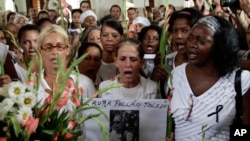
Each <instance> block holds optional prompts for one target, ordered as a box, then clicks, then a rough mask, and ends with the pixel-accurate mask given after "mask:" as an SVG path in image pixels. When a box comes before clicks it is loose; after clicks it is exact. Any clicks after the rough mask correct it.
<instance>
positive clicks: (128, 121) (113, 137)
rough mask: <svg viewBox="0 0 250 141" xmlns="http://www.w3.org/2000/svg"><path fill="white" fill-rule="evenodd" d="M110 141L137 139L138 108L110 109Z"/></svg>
mask: <svg viewBox="0 0 250 141" xmlns="http://www.w3.org/2000/svg"><path fill="white" fill-rule="evenodd" d="M109 138H110V141H139V110H111V111H110V133H109Z"/></svg>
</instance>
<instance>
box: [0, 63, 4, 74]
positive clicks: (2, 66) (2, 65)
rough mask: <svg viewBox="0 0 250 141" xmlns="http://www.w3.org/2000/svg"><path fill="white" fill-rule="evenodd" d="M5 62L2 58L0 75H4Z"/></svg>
mask: <svg viewBox="0 0 250 141" xmlns="http://www.w3.org/2000/svg"><path fill="white" fill-rule="evenodd" d="M4 74H5V72H4V63H3V61H2V60H1V59H0V75H4Z"/></svg>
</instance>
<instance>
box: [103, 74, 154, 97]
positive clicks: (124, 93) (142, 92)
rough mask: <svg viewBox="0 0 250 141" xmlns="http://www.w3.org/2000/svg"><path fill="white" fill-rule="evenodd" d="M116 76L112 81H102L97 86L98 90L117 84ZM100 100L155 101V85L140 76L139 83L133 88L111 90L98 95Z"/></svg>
mask: <svg viewBox="0 0 250 141" xmlns="http://www.w3.org/2000/svg"><path fill="white" fill-rule="evenodd" d="M118 77H119V76H118V75H117V76H116V77H115V79H114V80H106V81H103V82H102V83H101V84H100V85H99V89H102V88H105V87H107V86H108V85H110V84H112V83H113V84H119V81H118ZM99 97H101V98H107V99H109V98H112V99H155V98H157V83H156V82H154V81H152V80H149V79H145V78H144V77H142V76H140V83H139V84H138V85H137V86H135V87H133V88H125V87H120V88H113V89H110V90H108V91H107V92H105V93H103V94H100V95H99Z"/></svg>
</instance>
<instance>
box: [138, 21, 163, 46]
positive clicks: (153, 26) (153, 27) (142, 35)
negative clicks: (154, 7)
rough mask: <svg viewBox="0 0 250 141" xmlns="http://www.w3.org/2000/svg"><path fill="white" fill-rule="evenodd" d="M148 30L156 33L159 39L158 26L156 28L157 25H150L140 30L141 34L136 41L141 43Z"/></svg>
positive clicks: (160, 30)
mask: <svg viewBox="0 0 250 141" xmlns="http://www.w3.org/2000/svg"><path fill="white" fill-rule="evenodd" d="M150 29H152V30H155V31H157V33H158V35H159V37H161V32H162V29H161V28H160V27H159V26H157V25H150V26H146V27H144V28H142V30H141V32H140V33H139V35H138V40H139V41H140V42H142V41H143V38H144V36H145V35H146V33H147V32H148V30H150Z"/></svg>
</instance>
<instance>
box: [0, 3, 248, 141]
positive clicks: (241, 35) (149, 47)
mask: <svg viewBox="0 0 250 141" xmlns="http://www.w3.org/2000/svg"><path fill="white" fill-rule="evenodd" d="M239 2H240V7H241V9H240V8H239V9H236V10H235V9H234V10H233V9H232V7H230V8H228V7H224V6H222V5H220V3H219V2H217V1H212V3H211V7H214V9H210V10H206V9H205V8H204V4H205V0H194V3H195V6H194V7H191V8H183V9H180V10H176V9H175V7H174V6H173V5H171V4H169V5H168V7H165V6H164V5H161V6H159V7H154V8H152V7H149V6H147V7H145V8H144V16H139V15H140V14H139V11H138V8H136V7H130V8H128V9H127V17H128V20H127V21H122V20H121V14H122V9H121V7H120V6H119V5H118V4H114V5H112V6H111V7H110V10H109V13H107V14H106V16H104V17H97V15H96V14H95V12H94V11H92V10H91V9H92V7H91V4H90V2H89V1H82V2H81V3H80V5H79V9H71V8H70V6H69V7H67V8H66V9H67V10H64V11H63V13H61V14H59V12H58V11H57V10H54V9H48V0H46V1H45V5H44V9H43V10H41V11H38V12H37V11H36V10H35V9H34V8H30V10H29V12H28V16H24V15H21V14H19V13H18V12H14V11H6V13H5V15H4V16H3V17H4V19H3V20H4V21H5V23H4V25H2V27H1V28H0V47H1V51H0V59H1V62H2V63H3V64H4V69H5V74H2V75H0V86H3V85H5V84H8V83H10V82H11V81H17V80H19V81H26V80H27V77H26V76H27V72H28V69H30V68H31V72H32V73H37V72H38V70H39V62H38V60H37V59H38V58H37V53H36V51H38V52H39V53H40V54H41V56H42V61H43V70H42V74H41V76H42V77H41V82H40V89H39V92H38V99H39V100H41V101H43V100H45V99H46V98H47V97H48V95H49V94H48V93H47V91H45V90H47V89H52V88H53V85H54V83H55V81H57V82H60V81H61V78H60V77H59V78H58V76H57V73H58V69H59V68H60V69H63V71H64V72H66V71H67V69H68V68H69V65H70V64H71V63H72V61H74V60H75V59H77V58H80V57H81V56H82V55H84V54H86V53H87V54H88V55H87V57H86V58H85V59H84V60H82V61H81V62H80V63H79V64H78V70H79V73H80V74H79V75H76V74H75V73H72V74H71V75H70V77H69V78H68V79H69V81H73V82H76V81H78V85H79V86H81V87H83V88H84V91H83V92H82V93H83V97H91V95H92V94H94V93H95V91H96V90H98V89H102V88H105V87H106V86H108V85H109V84H123V85H122V87H119V88H114V89H110V90H108V91H106V92H105V93H103V94H101V95H98V96H97V97H98V98H108V99H161V98H166V97H167V95H168V94H169V92H170V89H171V91H172V100H171V103H170V105H171V106H170V107H171V112H172V116H173V118H174V124H175V129H174V131H173V132H174V136H173V138H168V140H176V141H183V140H190V141H191V140H192V141H200V140H202V132H201V127H202V126H204V125H206V126H205V128H204V131H205V135H206V136H205V140H209V141H218V140H220V141H228V140H229V137H230V136H229V126H230V124H232V121H233V119H234V117H235V113H236V109H235V102H236V101H235V96H236V92H235V88H234V81H235V80H234V78H235V73H236V71H237V70H238V69H239V68H241V69H244V70H243V71H242V73H241V84H242V85H241V87H242V95H243V96H242V97H243V113H242V120H243V123H244V124H246V125H250V103H249V101H250V72H249V70H250V50H249V49H250V26H249V25H250V20H249V19H250V0H240V1H239ZM27 17H28V18H27ZM165 23H166V24H165ZM164 26H166V27H164ZM164 29H165V30H164ZM163 32H167V34H168V35H169V36H167V37H166V39H165V40H166V42H167V43H168V45H167V46H166V47H168V48H169V49H170V50H171V53H169V54H166V55H165V56H163V57H164V59H163V60H164V63H162V62H161V61H160V59H159V58H161V57H162V56H161V55H163V54H160V53H159V50H160V43H161V40H162V39H163V38H162V36H163V34H162V33H163ZM58 58H59V59H60V61H61V64H58ZM31 62H32V63H31ZM166 69H168V70H171V72H172V73H171V74H170V73H169V72H168V71H166ZM159 82H160V84H161V86H160V87H158V86H157V83H159ZM71 104H72V102H70V101H69V102H68V105H66V107H65V108H66V109H68V108H69V107H71V106H70V105H71ZM218 106H219V107H220V108H221V110H220V111H219V112H218V113H217V115H211V113H213V112H215V111H217V109H218ZM69 110H70V109H69ZM114 119H115V118H114ZM121 136H122V135H121ZM119 138H120V140H121V139H122V138H124V137H119ZM117 140H118V139H117Z"/></svg>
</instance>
